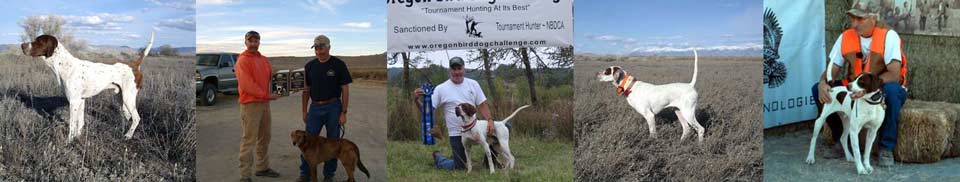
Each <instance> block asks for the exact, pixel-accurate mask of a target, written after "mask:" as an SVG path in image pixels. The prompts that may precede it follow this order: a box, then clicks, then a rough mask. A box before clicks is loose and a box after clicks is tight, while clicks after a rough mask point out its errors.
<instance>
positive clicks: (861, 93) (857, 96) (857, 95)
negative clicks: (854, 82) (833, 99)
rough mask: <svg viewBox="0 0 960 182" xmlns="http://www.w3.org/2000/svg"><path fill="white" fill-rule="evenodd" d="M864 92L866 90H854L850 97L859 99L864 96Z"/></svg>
mask: <svg viewBox="0 0 960 182" xmlns="http://www.w3.org/2000/svg"><path fill="white" fill-rule="evenodd" d="M863 92H864V91H859V92H854V93H853V94H851V95H850V98H853V99H859V98H860V97H863V95H864V94H865V93H863Z"/></svg>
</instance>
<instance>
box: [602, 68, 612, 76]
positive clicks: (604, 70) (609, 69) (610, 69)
mask: <svg viewBox="0 0 960 182" xmlns="http://www.w3.org/2000/svg"><path fill="white" fill-rule="evenodd" d="M610 74H613V67H608V68H607V69H603V75H610Z"/></svg>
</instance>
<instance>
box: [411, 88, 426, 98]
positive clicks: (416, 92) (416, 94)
mask: <svg viewBox="0 0 960 182" xmlns="http://www.w3.org/2000/svg"><path fill="white" fill-rule="evenodd" d="M423 94H424V93H423V89H420V88H417V89H415V90H413V98H415V99H417V98H420V97H422V96H423Z"/></svg>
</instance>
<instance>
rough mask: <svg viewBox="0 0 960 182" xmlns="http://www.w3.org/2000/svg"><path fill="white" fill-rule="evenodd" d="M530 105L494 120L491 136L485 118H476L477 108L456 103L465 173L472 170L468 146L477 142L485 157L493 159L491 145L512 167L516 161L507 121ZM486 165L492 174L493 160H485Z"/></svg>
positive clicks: (467, 104) (511, 167) (507, 164)
mask: <svg viewBox="0 0 960 182" xmlns="http://www.w3.org/2000/svg"><path fill="white" fill-rule="evenodd" d="M527 107H530V105H524V106H521V107H520V108H517V110H515V111H513V114H510V116H507V118H505V119H503V120H502V121H494V123H493V127H495V128H494V132H496V133H494V134H493V135H492V136H491V135H487V122H489V121H487V120H478V119H477V108H476V107H474V106H473V105H471V104H469V103H462V104H460V105H457V108H456V114H457V117H460V119H461V120H462V121H463V126H462V127H461V134H460V140H461V142H463V148H464V149H463V153H464V155H465V156H467V157H466V159H464V160H466V165H467V173H469V172H470V171H471V170H472V168H473V167H472V165H471V163H470V154H469V153H467V152H468V151H470V150H468V149H470V146H471V145H473V144H479V145H480V146H481V147H483V153H484V156H485V157H486V158H487V159H493V158H492V156H491V155H493V154H492V151H490V149H491V147H490V146H493V149H494V150H497V152H499V153H500V156H501V157H503V159H505V160H506V167H507V168H510V169H513V165H514V164H515V163H516V158H514V157H513V153H510V129H509V128H507V122H509V121H510V118H513V116H514V115H517V113H518V112H520V110H522V109H524V108H527ZM487 166H488V167H489V168H490V174H493V168H494V165H493V160H487Z"/></svg>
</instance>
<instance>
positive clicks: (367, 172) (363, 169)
mask: <svg viewBox="0 0 960 182" xmlns="http://www.w3.org/2000/svg"><path fill="white" fill-rule="evenodd" d="M353 151H354V152H357V168H360V171H363V174H367V178H370V171H367V167H366V166H363V161H361V160H360V147H353Z"/></svg>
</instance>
